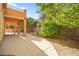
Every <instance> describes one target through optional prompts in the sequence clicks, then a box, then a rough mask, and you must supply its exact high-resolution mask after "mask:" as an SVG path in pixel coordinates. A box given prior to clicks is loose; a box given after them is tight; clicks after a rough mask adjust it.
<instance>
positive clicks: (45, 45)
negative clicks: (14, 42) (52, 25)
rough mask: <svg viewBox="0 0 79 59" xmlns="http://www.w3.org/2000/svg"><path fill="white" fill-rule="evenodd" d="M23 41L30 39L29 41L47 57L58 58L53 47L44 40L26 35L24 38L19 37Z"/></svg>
mask: <svg viewBox="0 0 79 59" xmlns="http://www.w3.org/2000/svg"><path fill="white" fill-rule="evenodd" d="M21 37H22V38H23V39H26V38H28V37H29V38H30V39H29V40H30V41H32V42H33V43H34V44H35V45H36V46H37V47H39V48H40V49H41V50H43V51H44V52H45V53H46V54H47V55H48V56H58V54H57V51H56V49H55V47H54V46H53V45H52V44H51V43H50V42H49V41H47V40H45V39H44V38H39V37H37V36H34V35H31V34H26V36H25V37H23V36H21Z"/></svg>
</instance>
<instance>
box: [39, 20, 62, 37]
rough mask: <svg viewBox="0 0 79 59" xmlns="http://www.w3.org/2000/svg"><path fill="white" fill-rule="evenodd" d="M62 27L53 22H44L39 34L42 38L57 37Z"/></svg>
mask: <svg viewBox="0 0 79 59" xmlns="http://www.w3.org/2000/svg"><path fill="white" fill-rule="evenodd" d="M61 29H62V27H61V26H60V25H58V24H57V23H55V22H52V21H49V20H45V21H43V22H42V24H41V28H40V32H39V34H41V35H42V36H46V37H57V36H59V35H60V33H61Z"/></svg>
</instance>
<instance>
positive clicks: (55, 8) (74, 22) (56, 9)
mask: <svg viewBox="0 0 79 59" xmlns="http://www.w3.org/2000/svg"><path fill="white" fill-rule="evenodd" d="M37 6H39V7H40V13H44V14H45V18H44V20H46V21H43V22H42V23H41V28H40V34H42V35H44V36H57V35H58V33H59V34H60V32H61V31H62V28H61V27H62V26H63V27H67V28H74V27H78V28H79V4H72V3H71V4H68V3H66V4H63V3H61V4H60V3H57V4H52V3H48V4H47V3H46V4H37ZM60 28H61V30H60ZM54 33H55V34H54Z"/></svg>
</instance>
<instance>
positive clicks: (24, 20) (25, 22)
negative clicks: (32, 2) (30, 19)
mask: <svg viewBox="0 0 79 59" xmlns="http://www.w3.org/2000/svg"><path fill="white" fill-rule="evenodd" d="M24 13H25V18H24V27H23V28H24V34H26V10H24Z"/></svg>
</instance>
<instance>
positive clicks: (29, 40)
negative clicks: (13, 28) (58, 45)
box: [0, 34, 57, 56]
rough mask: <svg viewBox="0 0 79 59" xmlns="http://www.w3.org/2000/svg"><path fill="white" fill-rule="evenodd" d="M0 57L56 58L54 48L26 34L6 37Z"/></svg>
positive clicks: (40, 39) (0, 48) (0, 50)
mask: <svg viewBox="0 0 79 59" xmlns="http://www.w3.org/2000/svg"><path fill="white" fill-rule="evenodd" d="M0 55H14V56H47V55H49V56H57V52H56V50H55V49H54V47H53V46H52V45H51V44H50V43H49V42H47V41H46V40H44V39H42V38H39V37H36V36H34V35H31V34H27V35H26V36H25V37H23V36H21V35H19V36H18V35H8V36H5V38H4V39H3V43H2V46H1V47H0Z"/></svg>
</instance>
